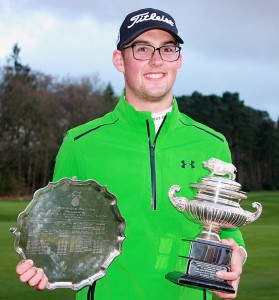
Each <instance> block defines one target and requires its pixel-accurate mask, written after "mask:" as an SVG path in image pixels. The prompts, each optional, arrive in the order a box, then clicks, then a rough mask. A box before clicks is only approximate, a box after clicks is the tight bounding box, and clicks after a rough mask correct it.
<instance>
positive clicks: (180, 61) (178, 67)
mask: <svg viewBox="0 0 279 300" xmlns="http://www.w3.org/2000/svg"><path fill="white" fill-rule="evenodd" d="M177 63H178V65H177V71H178V70H179V69H180V68H181V66H182V55H181V53H180V56H179V59H178V61H177Z"/></svg>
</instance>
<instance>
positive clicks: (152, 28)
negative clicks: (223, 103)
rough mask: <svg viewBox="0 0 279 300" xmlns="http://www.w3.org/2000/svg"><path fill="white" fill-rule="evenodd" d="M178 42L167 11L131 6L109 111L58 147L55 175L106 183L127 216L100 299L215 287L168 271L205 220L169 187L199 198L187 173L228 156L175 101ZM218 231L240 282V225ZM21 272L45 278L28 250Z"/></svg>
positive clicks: (165, 297) (230, 276)
mask: <svg viewBox="0 0 279 300" xmlns="http://www.w3.org/2000/svg"><path fill="white" fill-rule="evenodd" d="M182 43H183V40H182V39H181V38H180V36H179V35H178V31H177V28H176V25H175V21H174V19H173V18H172V17H171V16H170V15H169V14H167V13H165V12H162V11H160V10H156V9H151V8H147V9H142V10H139V11H136V12H133V13H131V14H129V15H128V16H127V17H126V18H125V20H124V21H123V23H122V25H121V28H120V32H119V39H118V42H117V50H115V51H114V53H113V63H114V65H115V67H116V69H117V70H118V71H120V72H121V73H123V75H124V80H125V92H124V93H123V95H122V96H121V98H120V100H119V103H118V104H117V107H116V108H115V110H114V111H113V112H111V113H109V114H107V115H105V116H104V117H103V118H100V119H97V120H93V121H91V122H89V123H86V124H84V125H81V126H79V127H77V128H74V129H72V130H70V131H69V132H68V134H67V136H66V137H65V139H64V142H63V144H62V146H61V149H60V151H59V153H58V156H57V160H56V167H55V173H54V181H56V180H59V179H61V178H63V177H72V176H77V178H78V179H80V180H85V179H94V180H96V181H97V182H99V184H101V185H106V186H107V188H108V190H109V191H110V192H112V193H113V194H115V195H116V196H117V199H118V206H119V209H120V212H121V214H122V216H123V217H124V218H125V220H126V224H127V225H126V230H125V235H126V239H125V241H124V243H123V249H122V253H121V254H120V256H118V257H117V258H116V259H115V260H114V262H113V263H112V265H111V266H110V267H109V268H108V270H107V274H106V276H105V277H104V278H102V279H100V280H98V282H97V283H96V287H95V289H94V290H93V288H92V289H91V290H90V292H91V294H94V297H95V298H94V299H95V300H99V299H101V300H106V299H107V300H108V299H115V300H131V299H134V300H148V299H150V300H151V299H152V300H154V299H155V300H156V299H160V300H169V299H187V300H191V299H192V300H193V299H195V300H199V299H200V300H202V299H211V297H212V295H211V293H210V292H209V291H207V292H205V291H203V290H202V289H197V288H191V287H184V286H179V285H175V284H173V283H172V282H170V281H168V280H166V279H165V274H166V273H168V272H169V271H173V270H174V269H176V268H177V264H178V255H179V254H182V255H186V256H187V254H188V253H184V252H183V245H182V242H181V239H182V238H187V239H194V238H195V237H196V236H197V235H199V233H200V227H199V225H197V224H194V223H193V222H190V221H189V220H187V219H186V218H185V217H184V216H183V215H182V214H179V213H178V212H177V211H176V209H175V208H173V207H172V205H171V203H170V201H169V199H168V189H169V188H170V186H171V185H173V184H178V185H180V186H181V187H182V190H181V193H183V196H187V197H188V198H193V197H194V192H193V191H192V190H191V189H190V187H189V185H190V183H192V182H196V181H198V180H200V179H201V178H202V177H204V176H206V175H208V174H209V171H208V170H207V169H205V168H204V167H203V166H202V162H203V161H206V160H208V159H209V158H211V157H216V158H219V159H221V160H224V161H228V162H229V161H230V159H231V158H230V151H229V149H228V145H227V142H226V140H225V138H224V137H223V136H222V135H221V134H220V133H217V132H215V131H214V130H212V129H210V128H208V127H206V126H204V125H202V124H199V123H197V122H195V121H193V120H192V119H190V118H189V117H188V116H186V115H183V114H181V113H180V112H179V111H178V106H177V103H176V100H175V98H174V97H173V94H172V87H173V85H174V82H175V79H176V75H177V72H178V70H179V68H180V67H181V64H182V56H181V53H180V46H179V44H182ZM182 161H184V162H187V161H188V162H189V164H188V165H187V164H186V163H184V164H182V163H181V162H182ZM221 237H222V238H223V239H225V240H223V243H225V244H228V245H229V246H230V247H231V248H232V249H233V257H232V267H231V272H227V273H224V272H220V273H219V274H218V276H219V277H220V278H223V279H226V280H228V281H229V283H231V284H232V285H233V287H234V288H235V290H236V291H237V287H238V283H239V279H240V274H241V271H242V263H243V262H244V260H245V257H246V255H245V254H246V253H245V250H244V249H243V247H244V243H243V239H242V236H241V233H240V231H239V230H238V229H234V230H223V231H222V233H221ZM185 267H186V264H185V265H183V266H182V269H183V268H184V269H185ZM17 273H18V274H19V275H20V280H21V281H23V282H27V283H28V284H29V285H30V286H33V287H34V288H35V289H37V290H42V289H44V288H45V286H46V284H47V282H48V281H47V277H46V276H45V275H44V273H43V271H42V270H41V269H38V268H36V267H35V266H33V262H31V261H30V260H27V261H23V262H21V263H20V264H19V265H18V266H17ZM87 292H88V288H87V287H86V288H84V289H82V290H81V291H79V292H78V293H77V299H78V300H81V299H86V297H87ZM216 294H217V295H218V296H219V297H220V298H223V299H233V298H235V297H236V294H233V295H231V294H224V293H216Z"/></svg>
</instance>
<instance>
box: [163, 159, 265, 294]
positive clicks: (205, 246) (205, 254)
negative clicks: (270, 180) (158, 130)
mask: <svg viewBox="0 0 279 300" xmlns="http://www.w3.org/2000/svg"><path fill="white" fill-rule="evenodd" d="M203 165H204V167H206V168H207V169H209V170H210V171H211V174H210V175H209V176H207V177H204V178H202V182H201V183H192V184H191V185H190V186H191V187H193V188H196V189H198V192H197V195H196V197H195V199H194V200H191V201H190V200H188V199H186V198H184V197H176V196H175V192H178V191H179V190H180V187H179V186H178V185H173V186H172V187H171V188H170V190H169V199H170V201H171V203H172V204H173V205H174V207H175V208H177V210H179V211H180V212H182V213H183V214H184V215H185V216H186V217H187V218H188V219H190V220H191V221H193V222H197V223H200V224H201V225H202V233H201V236H200V237H198V238H196V239H195V240H194V241H190V242H191V246H190V253H189V256H187V255H186V256H183V258H185V259H187V260H188V262H187V268H186V273H183V272H181V271H173V272H170V273H168V274H167V275H166V278H167V279H169V280H170V281H172V282H174V283H176V284H179V285H192V286H198V287H202V288H208V289H210V290H216V291H222V292H227V293H234V292H235V291H234V289H233V287H232V286H231V285H230V284H228V282H227V281H225V280H222V279H220V278H218V277H217V276H216V275H215V274H216V272H218V271H229V270H230V262H231V255H232V250H231V248H230V247H229V246H227V245H224V244H222V243H221V242H220V237H219V233H220V230H221V228H235V227H240V226H242V225H247V224H250V223H252V222H254V221H255V220H257V219H258V218H259V216H260V215H261V213H262V206H261V204H260V203H258V202H254V203H253V204H252V206H253V207H254V208H256V209H257V210H256V212H254V213H251V212H248V211H245V210H243V209H242V208H241V207H240V204H239V202H240V201H241V200H243V199H246V198H247V196H246V193H245V192H242V191H240V189H241V185H240V184H239V183H237V182H236V181H235V172H236V168H235V167H234V165H232V164H229V163H225V162H223V161H221V160H219V159H216V158H211V159H209V160H208V161H206V162H204V163H203ZM220 175H228V178H224V177H222V176H220ZM184 241H185V242H189V240H184Z"/></svg>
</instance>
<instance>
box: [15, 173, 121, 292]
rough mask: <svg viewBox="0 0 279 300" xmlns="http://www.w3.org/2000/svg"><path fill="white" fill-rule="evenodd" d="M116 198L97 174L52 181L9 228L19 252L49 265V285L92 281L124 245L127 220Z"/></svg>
mask: <svg viewBox="0 0 279 300" xmlns="http://www.w3.org/2000/svg"><path fill="white" fill-rule="evenodd" d="M116 200H117V199H116V197H115V196H114V195H113V194H111V193H110V192H109V191H108V190H107V188H106V187H103V186H100V185H99V184H98V183H97V182H96V181H94V180H86V181H80V180H76V179H75V178H73V179H69V178H63V179H61V180H59V181H57V182H51V183H49V184H48V185H47V186H46V187H44V188H42V189H39V190H37V191H36V192H35V193H34V196H33V199H32V201H31V202H30V203H29V204H28V206H27V207H26V209H25V210H24V211H23V212H22V213H20V214H19V216H18V218H17V227H16V228H11V229H10V231H11V232H12V233H14V234H15V242H14V247H15V250H16V252H17V253H18V254H19V256H20V258H21V259H32V260H33V261H34V264H35V266H36V267H39V268H42V269H43V270H44V272H45V274H46V275H47V277H48V279H49V283H48V285H47V288H48V289H50V290H52V289H56V288H71V289H73V290H79V289H81V288H82V287H84V286H86V285H92V284H93V283H94V282H95V281H96V280H97V279H99V278H101V277H103V276H104V275H105V274H106V270H107V268H108V267H109V265H110V264H111V263H112V261H113V260H114V258H115V257H116V256H118V255H119V254H120V252H121V249H122V242H123V240H124V238H125V236H124V229H125V221H124V219H123V218H122V216H121V215H120V212H119V209H118V206H117V201H116Z"/></svg>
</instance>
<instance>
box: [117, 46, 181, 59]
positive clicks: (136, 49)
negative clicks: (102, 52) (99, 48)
mask: <svg viewBox="0 0 279 300" xmlns="http://www.w3.org/2000/svg"><path fill="white" fill-rule="evenodd" d="M128 48H132V51H133V56H134V58H135V59H137V60H149V59H151V58H152V57H153V55H154V53H155V51H156V50H158V51H159V53H160V56H161V58H162V60H165V61H176V60H178V58H179V56H180V50H181V47H179V46H175V45H166V46H161V47H159V48H155V47H153V46H151V45H146V44H140V43H138V44H133V45H130V46H127V47H123V48H122V49H121V50H125V49H128Z"/></svg>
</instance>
